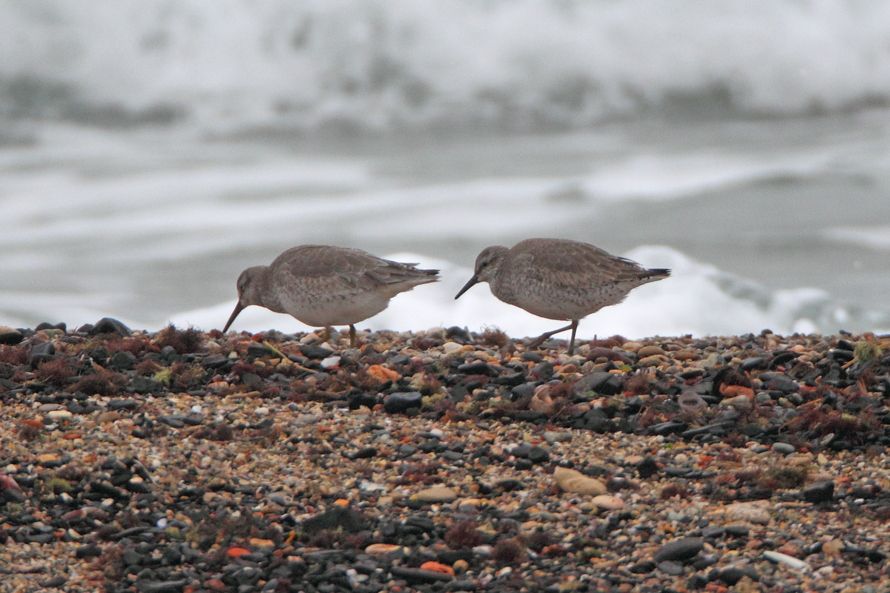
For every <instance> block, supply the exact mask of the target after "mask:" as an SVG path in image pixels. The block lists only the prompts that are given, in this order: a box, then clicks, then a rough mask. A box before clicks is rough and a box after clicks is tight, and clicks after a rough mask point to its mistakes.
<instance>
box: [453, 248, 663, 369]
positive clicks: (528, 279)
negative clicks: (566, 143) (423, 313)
mask: <svg viewBox="0 0 890 593" xmlns="http://www.w3.org/2000/svg"><path fill="white" fill-rule="evenodd" d="M670 274H671V271H670V270H667V269H662V268H656V269H646V268H644V267H642V266H640V265H639V264H637V263H636V262H633V261H631V260H629V259H625V258H623V257H617V256H615V255H612V254H610V253H607V252H606V251H603V250H602V249H600V248H599V247H595V246H593V245H590V244H589V243H582V242H580V241H569V240H566V239H526V240H525V241H521V242H519V243H517V244H516V245H514V246H513V247H510V248H507V247H503V246H501V245H493V246H491V247H486V248H485V249H483V250H482V252H481V253H480V254H479V256H478V257H477V258H476V268H475V272H474V273H473V277H472V278H470V280H469V281H468V282H467V283H466V284H465V285H464V287H463V288H461V289H460V292H458V293H457V295H456V296H455V297H454V298H455V299H457V298H459V297H460V295H462V294H463V293H465V292H466V291H467V290H469V289H470V287H471V286H473V285H474V284H476V283H478V282H488V285H489V287H490V288H491V292H492V294H494V296H496V297H497V298H499V299H500V300H502V301H504V302H505V303H509V304H511V305H516V306H517V307H520V308H522V309H525V310H526V311H528V312H529V313H532V314H534V315H538V316H539V317H546V318H547V319H559V320H565V321H570V322H571V323H569V325H566V326H565V327H561V328H559V329H555V330H553V331H550V332H547V333H544V334H542V335H541V336H540V337H539V338H537V339H535V340H533V341H532V342H531V343H530V344H529V346H528V347H529V348H536V347H537V346H540V345H541V344H542V343H543V342H544V340H547V339H548V338H550V337H551V336H553V335H556V334H558V333H560V332H564V331H566V330H569V329H570V330H572V338H571V340H570V341H569V354H572V353H573V352H574V346H575V332H576V331H577V329H578V321H579V320H580V319H583V318H584V317H586V316H588V315H590V314H591V313H595V312H596V311H599V310H600V309H602V308H603V307H606V306H608V305H615V304H618V303H620V302H621V301H623V300H624V297H626V296H627V293H629V292H630V291H631V290H633V289H634V288H636V287H637V286H640V285H642V284H646V283H647V282H653V281H655V280H661V279H662V278H667V277H668V276H670Z"/></svg>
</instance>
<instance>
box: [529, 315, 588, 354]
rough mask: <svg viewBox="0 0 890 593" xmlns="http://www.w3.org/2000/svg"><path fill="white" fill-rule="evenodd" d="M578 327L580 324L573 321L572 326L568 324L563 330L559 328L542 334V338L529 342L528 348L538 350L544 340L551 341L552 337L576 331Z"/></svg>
mask: <svg viewBox="0 0 890 593" xmlns="http://www.w3.org/2000/svg"><path fill="white" fill-rule="evenodd" d="M577 327H578V322H577V321H573V322H571V323H570V324H568V325H567V326H565V327H561V328H559V329H555V330H553V331H550V332H545V333H543V334H541V335H540V336H538V337H537V338H535V339H534V340H532V341H531V342H529V343H528V348H529V349H532V348H537V347H538V346H540V345H541V344H543V343H544V340H548V339H550V338H551V337H552V336H555V335H556V334H558V333H562V332H564V331H566V330H567V329H571V330H574V329H575V328H577ZM572 336H573V337H574V331H573V333H572Z"/></svg>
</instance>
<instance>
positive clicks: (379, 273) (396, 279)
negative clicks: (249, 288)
mask: <svg viewBox="0 0 890 593" xmlns="http://www.w3.org/2000/svg"><path fill="white" fill-rule="evenodd" d="M279 260H281V261H280V263H279ZM276 264H278V265H280V267H281V268H282V271H283V273H284V274H286V275H287V276H289V277H291V278H299V279H301V281H303V282H311V283H313V284H314V285H315V286H317V287H318V288H320V289H322V290H325V291H326V292H328V293H330V294H339V293H351V292H355V291H363V290H375V289H378V288H380V287H383V286H386V285H399V284H406V283H410V284H421V283H423V282H433V281H435V280H436V273H437V270H418V269H416V268H415V265H416V264H403V263H400V262H395V261H391V260H386V259H383V258H380V257H377V256H375V255H371V254H370V253H367V252H365V251H362V250H360V249H350V248H345V247H330V246H324V245H303V246H300V247H295V248H293V249H289V250H288V251H286V252H284V253H283V254H281V256H279V258H278V259H277V260H276V261H275V262H273V266H275V265H276Z"/></svg>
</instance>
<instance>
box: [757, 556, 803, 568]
mask: <svg viewBox="0 0 890 593" xmlns="http://www.w3.org/2000/svg"><path fill="white" fill-rule="evenodd" d="M763 557H764V558H766V559H767V560H771V561H773V562H780V563H782V564H786V565H788V566H790V567H791V568H793V569H795V570H809V568H810V565H809V564H807V563H806V562H804V561H803V560H799V559H797V558H795V557H794V556H789V555H788V554H783V553H781V552H764V553H763Z"/></svg>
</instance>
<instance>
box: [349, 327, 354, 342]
mask: <svg viewBox="0 0 890 593" xmlns="http://www.w3.org/2000/svg"><path fill="white" fill-rule="evenodd" d="M349 347H350V348H355V326H354V325H352V324H351V323H350V324H349Z"/></svg>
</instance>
